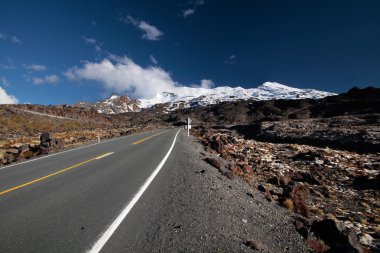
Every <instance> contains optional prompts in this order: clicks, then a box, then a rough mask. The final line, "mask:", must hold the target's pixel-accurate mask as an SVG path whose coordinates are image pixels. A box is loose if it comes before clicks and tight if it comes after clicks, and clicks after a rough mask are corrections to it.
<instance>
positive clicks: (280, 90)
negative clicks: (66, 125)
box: [76, 82, 336, 114]
mask: <svg viewBox="0 0 380 253" xmlns="http://www.w3.org/2000/svg"><path fill="white" fill-rule="evenodd" d="M332 95H336V94H334V93H330V92H325V91H318V90H314V89H299V88H293V87H289V86H286V85H283V84H280V83H276V82H265V83H264V84H262V85H260V86H258V87H257V88H251V89H245V88H242V87H229V86H219V87H216V88H212V89H206V88H199V87H184V86H182V87H175V88H173V89H171V90H168V91H164V92H160V93H158V94H156V96H154V97H152V98H148V99H139V100H137V99H130V98H129V97H127V96H118V95H112V96H111V97H110V98H108V99H106V100H102V101H99V102H96V103H94V104H90V103H83V102H81V103H79V104H77V105H76V106H79V107H84V108H92V109H95V110H96V111H98V112H99V113H106V114H117V113H124V112H138V111H141V109H142V108H149V107H152V106H155V105H158V104H163V106H164V110H165V111H173V110H177V109H181V108H188V107H194V106H207V105H212V104H217V103H220V102H224V101H236V100H248V99H252V100H271V99H303V98H312V99H318V98H324V97H327V96H332Z"/></svg>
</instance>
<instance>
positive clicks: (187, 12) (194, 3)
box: [182, 0, 205, 18]
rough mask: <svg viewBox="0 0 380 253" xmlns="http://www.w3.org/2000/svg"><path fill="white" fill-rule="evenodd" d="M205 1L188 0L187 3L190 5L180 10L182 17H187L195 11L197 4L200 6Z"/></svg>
mask: <svg viewBox="0 0 380 253" xmlns="http://www.w3.org/2000/svg"><path fill="white" fill-rule="evenodd" d="M204 3H205V2H204V1H203V0H194V1H189V2H188V5H190V7H189V8H187V9H185V10H182V17H184V18H187V17H189V16H191V15H193V14H194V13H195V11H196V10H197V8H198V7H199V6H202V5H203V4H204Z"/></svg>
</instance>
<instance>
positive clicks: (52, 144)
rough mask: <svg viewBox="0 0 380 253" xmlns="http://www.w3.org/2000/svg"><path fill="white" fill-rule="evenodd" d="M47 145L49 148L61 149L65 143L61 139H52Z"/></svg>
mask: <svg viewBox="0 0 380 253" xmlns="http://www.w3.org/2000/svg"><path fill="white" fill-rule="evenodd" d="M49 144H50V147H51V148H54V149H61V148H63V147H64V146H65V141H64V140H63V139H61V138H52V139H51V140H50V142H49Z"/></svg>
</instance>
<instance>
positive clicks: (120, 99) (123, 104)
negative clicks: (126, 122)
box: [75, 95, 141, 114]
mask: <svg viewBox="0 0 380 253" xmlns="http://www.w3.org/2000/svg"><path fill="white" fill-rule="evenodd" d="M75 106H77V107H81V108H86V109H94V110H96V111H97V112H98V113H104V114H118V113H124V112H138V111H141V108H140V101H139V100H136V99H130V98H129V97H127V96H117V95H112V96H111V97H110V98H108V99H106V100H102V101H99V102H96V103H86V102H80V103H78V104H76V105H75Z"/></svg>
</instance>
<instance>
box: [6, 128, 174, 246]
mask: <svg viewBox="0 0 380 253" xmlns="http://www.w3.org/2000/svg"><path fill="white" fill-rule="evenodd" d="M178 132H179V130H178V129H171V130H157V131H154V132H149V133H141V134H136V135H131V136H125V137H121V138H117V139H113V140H110V141H105V142H101V143H98V144H93V145H89V146H86V147H82V148H78V149H75V150H69V151H65V152H61V153H57V154H55V155H51V156H47V157H43V158H40V159H35V160H31V161H27V162H25V163H20V164H15V165H11V166H8V167H0V252H99V251H101V250H102V249H103V250H104V248H105V247H104V246H105V245H107V248H112V245H109V244H110V243H112V240H111V238H112V237H114V238H115V235H116V234H117V233H118V229H117V228H118V226H119V225H120V224H121V223H123V222H125V219H124V218H125V217H127V216H128V213H129V211H130V210H131V209H132V208H133V206H134V205H135V204H136V203H138V199H139V197H140V196H142V195H143V193H144V191H145V190H146V189H147V188H148V187H149V185H150V183H151V182H153V181H154V177H155V175H157V174H158V173H159V172H160V170H161V169H162V168H164V169H170V168H167V167H168V166H170V163H169V164H168V163H165V161H166V160H167V159H168V158H170V159H171V160H173V159H174V160H175V157H174V158H173V157H172V156H173V153H171V151H172V150H173V149H175V148H176V145H175V141H176V137H177V134H178ZM174 153H175V152H174ZM170 154H172V156H171V155H170ZM150 194H154V193H150ZM157 197H159V196H157ZM145 211H147V212H148V211H149V210H145ZM141 215H144V213H143V212H142V213H141ZM123 225H125V224H123ZM116 237H117V238H118V237H120V235H118V236H116Z"/></svg>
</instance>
